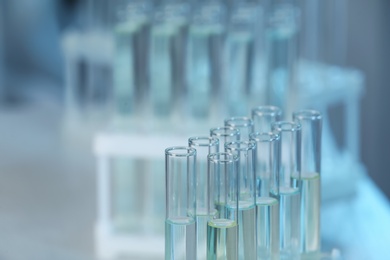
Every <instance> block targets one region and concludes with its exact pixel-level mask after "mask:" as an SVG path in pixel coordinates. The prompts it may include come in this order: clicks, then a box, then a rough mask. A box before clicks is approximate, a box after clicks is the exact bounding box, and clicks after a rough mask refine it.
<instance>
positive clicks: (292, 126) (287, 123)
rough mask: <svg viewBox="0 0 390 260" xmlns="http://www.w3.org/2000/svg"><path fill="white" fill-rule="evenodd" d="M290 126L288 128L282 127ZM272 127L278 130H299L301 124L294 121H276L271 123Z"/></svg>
mask: <svg viewBox="0 0 390 260" xmlns="http://www.w3.org/2000/svg"><path fill="white" fill-rule="evenodd" d="M284 126H290V128H284ZM272 128H273V129H274V130H275V131H278V132H296V131H300V130H301V125H300V124H299V123H298V122H294V121H277V122H273V123H272Z"/></svg>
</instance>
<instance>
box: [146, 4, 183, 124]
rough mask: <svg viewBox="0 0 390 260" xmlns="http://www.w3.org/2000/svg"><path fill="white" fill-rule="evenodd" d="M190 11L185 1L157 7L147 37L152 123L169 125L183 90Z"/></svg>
mask: <svg viewBox="0 0 390 260" xmlns="http://www.w3.org/2000/svg"><path fill="white" fill-rule="evenodd" d="M189 14H190V8H189V3H188V2H187V1H162V3H161V4H160V5H157V6H156V9H155V10H154V15H153V19H152V20H153V21H152V28H151V35H150V62H149V63H150V89H149V93H148V96H149V100H148V102H150V106H151V110H152V111H151V112H152V115H153V117H154V121H155V120H158V119H162V120H158V121H157V122H156V123H158V125H161V124H163V123H164V122H169V120H167V118H168V117H169V116H171V115H173V113H174V112H175V109H174V108H175V106H177V105H178V104H177V103H178V101H179V98H180V96H179V95H178V94H179V93H180V92H182V91H183V89H184V86H185V83H184V77H185V73H184V71H183V70H184V68H185V66H184V65H185V50H186V48H185V47H186V34H187V27H188V24H189Z"/></svg>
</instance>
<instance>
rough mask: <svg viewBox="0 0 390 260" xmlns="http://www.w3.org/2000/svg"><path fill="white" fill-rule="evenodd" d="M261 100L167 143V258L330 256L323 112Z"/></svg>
mask: <svg viewBox="0 0 390 260" xmlns="http://www.w3.org/2000/svg"><path fill="white" fill-rule="evenodd" d="M281 115H282V110H281V109H280V108H278V107H274V106H262V107H257V108H255V109H253V110H252V117H251V118H249V117H235V118H229V119H226V120H225V125H224V126H223V127H218V128H213V129H211V130H210V136H203V137H191V138H189V140H188V142H189V145H188V146H178V147H171V148H167V149H166V151H165V158H166V161H165V163H166V221H165V224H166V227H165V259H187V260H188V259H208V260H211V259H245V260H248V259H325V258H323V257H324V256H323V255H321V239H320V190H321V187H320V184H321V182H320V168H321V128H322V117H321V114H320V113H319V112H318V111H315V110H301V111H298V112H295V113H293V120H291V121H281Z"/></svg>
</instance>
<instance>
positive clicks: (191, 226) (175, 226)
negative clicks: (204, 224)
mask: <svg viewBox="0 0 390 260" xmlns="http://www.w3.org/2000/svg"><path fill="white" fill-rule="evenodd" d="M195 161H196V150H195V149H194V148H190V147H170V148H167V149H166V150H165V178H166V184H165V186H166V219H165V259H166V260H168V259H169V260H178V259H180V260H188V259H191V260H196V259H197V258H196V220H195V216H196V189H195V185H196V173H195V167H196V166H195Z"/></svg>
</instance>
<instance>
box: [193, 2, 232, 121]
mask: <svg viewBox="0 0 390 260" xmlns="http://www.w3.org/2000/svg"><path fill="white" fill-rule="evenodd" d="M193 10H194V11H193V16H192V22H191V25H190V28H189V36H188V59H187V61H188V64H187V75H188V82H187V85H188V91H187V92H188V97H189V98H188V100H187V103H188V104H189V109H190V114H191V116H192V117H193V118H194V119H196V120H197V121H198V122H199V120H207V119H210V118H212V117H213V116H214V115H215V114H217V113H218V109H217V108H218V100H219V99H218V98H217V95H216V93H218V91H219V90H220V88H221V85H222V80H223V75H224V74H223V73H224V72H223V68H224V66H223V64H224V60H223V59H224V45H225V36H224V35H225V31H226V6H225V4H224V2H223V1H210V0H208V1H196V4H195V5H194V9H193Z"/></svg>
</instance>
